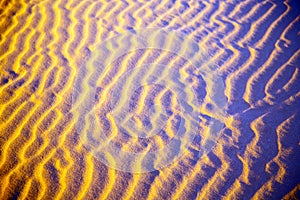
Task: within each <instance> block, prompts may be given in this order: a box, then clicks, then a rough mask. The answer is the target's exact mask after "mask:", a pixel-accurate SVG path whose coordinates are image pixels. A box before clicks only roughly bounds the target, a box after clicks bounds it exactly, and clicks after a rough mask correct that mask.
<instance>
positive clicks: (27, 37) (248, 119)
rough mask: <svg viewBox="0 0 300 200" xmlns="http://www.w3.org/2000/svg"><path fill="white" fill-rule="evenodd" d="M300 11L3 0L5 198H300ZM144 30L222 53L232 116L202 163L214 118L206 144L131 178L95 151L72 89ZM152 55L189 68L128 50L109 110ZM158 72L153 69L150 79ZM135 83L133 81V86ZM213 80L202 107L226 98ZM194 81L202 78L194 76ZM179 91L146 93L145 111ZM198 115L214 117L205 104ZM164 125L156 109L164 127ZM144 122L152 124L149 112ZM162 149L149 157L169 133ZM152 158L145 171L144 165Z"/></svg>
mask: <svg viewBox="0 0 300 200" xmlns="http://www.w3.org/2000/svg"><path fill="white" fill-rule="evenodd" d="M297 4H298V7H299V3H298V2H297V1H293V0H291V1H284V2H281V1H258V0H246V1H220V2H219V1H203V2H202V1H166V0H163V1H157V0H154V1H147V2H139V1H98V0H83V1H80V0H72V1H68V0H55V1H50V0H43V1H38V0H29V1H25V0H3V1H1V2H0V8H1V10H0V34H1V35H0V105H1V106H0V199H251V198H253V199H281V198H283V199H297V197H298V198H299V197H300V173H299V170H300V164H299V163H300V157H299V155H300V140H299V138H300V137H299V136H300V126H299V121H300V112H299V111H300V110H299V108H300V101H299V99H300V72H299V63H300V48H299V47H300V45H299V41H300V34H299V27H300V11H299V8H297ZM143 28H162V29H172V30H177V31H182V32H184V33H185V34H186V36H187V37H189V38H193V39H194V40H195V41H197V42H198V44H199V46H200V47H201V48H203V49H204V50H207V51H209V50H212V51H214V52H213V53H211V54H210V55H211V59H210V62H211V63H213V64H214V66H215V71H216V72H217V73H218V74H219V75H220V77H222V80H223V82H224V85H225V88H224V93H223V95H224V96H225V97H226V106H225V107H224V109H225V110H226V115H222V116H217V118H218V117H219V118H222V120H223V122H224V125H225V126H224V127H223V128H222V130H221V131H220V134H221V137H220V138H218V140H217V141H216V144H215V146H214V148H213V149H211V151H210V152H208V153H207V154H205V155H203V156H202V157H200V158H199V157H197V155H198V153H199V152H201V145H199V144H200V143H201V142H202V143H203V142H205V141H208V140H209V134H208V132H209V130H208V127H207V124H206V121H205V120H207V119H206V118H205V117H203V118H201V117H200V118H201V123H200V125H199V126H200V130H201V134H200V133H199V135H200V136H201V139H199V138H198V140H197V137H196V139H195V141H194V142H193V143H192V144H191V146H190V148H189V149H188V151H187V152H186V154H184V156H182V157H181V158H180V159H179V160H177V161H176V162H174V163H172V164H171V165H168V166H166V167H165V168H162V169H159V170H156V171H152V172H149V173H130V172H123V171H119V170H116V169H113V168H110V167H107V166H106V165H105V164H103V163H102V162H101V161H99V159H97V158H96V157H95V156H94V155H93V154H91V152H90V151H89V149H88V148H86V147H85V145H84V141H82V138H81V137H80V136H79V134H78V132H77V129H76V121H74V113H73V110H72V107H73V104H72V92H73V90H74V82H75V80H76V77H78V76H79V75H80V74H79V67H80V66H82V65H84V64H85V62H86V59H87V58H90V57H92V55H93V52H95V50H97V45H98V44H101V43H102V42H103V41H105V40H107V39H108V38H111V37H114V36H116V35H117V34H122V33H124V32H126V31H128V30H137V29H143ZM152 40H153V43H155V40H156V39H155V37H153V38H152ZM187 48H189V46H188V45H187V46H183V48H182V49H181V50H182V51H184V50H185V49H187ZM111 50H112V53H113V49H111ZM177 53H178V52H177ZM151 59H152V60H154V61H155V62H156V63H163V64H164V65H168V66H170V68H171V67H172V66H179V65H180V64H178V63H180V62H181V61H180V59H178V57H177V58H174V55H172V54H170V52H167V53H166V52H160V51H155V50H151V51H150V50H149V51H144V52H141V51H135V52H131V53H129V54H127V55H125V56H124V57H122V58H121V59H120V62H119V63H117V64H118V66H113V65H112V67H111V68H107V69H106V71H104V72H103V73H102V75H101V76H100V77H99V78H98V79H97V84H98V85H100V86H102V89H103V91H102V92H101V95H100V96H99V98H98V99H99V102H98V104H99V105H100V107H101V105H104V104H107V102H109V101H110V100H111V99H112V98H111V96H110V95H111V90H110V88H113V87H114V86H115V85H116V84H117V82H118V81H119V80H120V78H121V77H122V75H123V74H124V73H126V72H127V71H128V69H129V68H130V65H129V63H131V62H133V63H134V64H135V65H141V64H143V63H147V61H149V60H151ZM117 64H116V65H117ZM181 65H183V66H182V68H180V75H181V76H182V77H189V76H190V74H189V73H188V70H187V69H188V64H186V63H185V64H181ZM87 69H88V70H90V71H88V73H90V74H81V75H80V76H82V77H83V78H82V80H85V79H86V78H87V77H90V76H91V74H93V73H94V72H95V71H94V69H93V67H92V66H89V65H87ZM134 73H136V75H137V74H138V72H134ZM155 73H156V72H155V68H151V67H150V68H149V71H147V73H146V74H144V75H143V76H139V81H141V82H143V81H145V80H146V79H147V77H148V78H149V77H150V76H151V75H153V74H155ZM164 73H165V74H167V73H168V71H165V72H162V75H163V74H164ZM134 77H135V76H133V77H132V78H131V79H130V80H129V81H128V82H127V84H125V85H124V87H125V91H127V90H128V89H129V88H130V87H129V85H128V83H130V82H132V81H133V80H134ZM197 81H198V82H197ZM204 81H206V86H207V87H205V88H204V91H205V94H206V96H205V97H203V102H201V103H202V104H206V103H208V102H211V101H213V100H212V98H213V96H215V95H217V94H215V93H216V88H213V87H210V85H211V84H210V83H209V79H205V80H204ZM210 81H212V82H213V81H215V80H210ZM168 83H169V84H170V85H171V84H172V83H171V82H168ZM193 84H202V83H201V81H200V82H199V80H194V79H193ZM82 87H83V89H82V90H83V93H82V94H84V92H85V91H87V90H88V87H90V85H88V84H86V85H85V82H84V81H83V83H82ZM186 88H187V89H188V88H189V86H188V85H187V86H186V87H185V89H186ZM167 93H168V91H167V90H166V89H165V90H164V89H162V90H160V91H159V92H157V94H156V93H155V88H154V89H153V88H152V87H144V88H143V90H142V92H141V93H140V96H139V98H138V101H137V107H136V108H135V112H136V113H139V114H141V113H143V109H144V105H145V104H146V103H145V102H146V100H147V98H148V97H149V96H151V95H153V94H155V95H154V101H155V102H156V104H160V103H162V102H163V99H164V96H165V95H166V94H167ZM124 94H125V93H124ZM186 94H187V98H189V97H191V96H192V95H193V94H192V93H188V92H187V93H186ZM170 99H171V100H170V102H171V103H170V109H171V110H172V111H174V113H175V114H180V111H178V109H177V107H178V105H177V104H178V102H177V101H176V98H173V97H172V98H170ZM123 101H124V102H122V101H121V102H120V104H125V100H123ZM193 109H199V110H200V111H199V112H201V113H202V114H203V115H207V116H211V115H213V114H214V113H212V111H211V110H210V109H209V107H205V106H203V107H201V108H200V107H199V108H193ZM107 117H108V121H109V123H110V124H111V126H112V127H113V126H114V125H115V126H116V125H118V124H116V123H115V122H114V120H115V119H114V117H112V116H110V115H107ZM158 118H159V115H158V114H156V115H154V116H153V117H152V120H153V121H155V120H156V121H157V120H158ZM134 119H135V122H136V123H137V124H139V125H140V126H142V122H141V120H140V119H139V118H138V117H136V118H134ZM175 120H176V119H175V118H170V119H168V122H167V125H166V126H167V127H166V136H167V137H168V138H173V137H175V134H174V132H175V131H174V127H173V126H172V123H173V122H174V121H175ZM117 129H118V128H112V130H117ZM110 139H111V140H113V139H119V140H120V141H122V138H118V131H115V132H114V131H112V134H111V135H110ZM123 141H124V140H123ZM139 142H140V140H136V139H132V140H129V141H126V142H124V143H123V144H122V148H123V149H124V150H126V151H135V150H137V149H143V147H144V146H143V143H139ZM152 142H153V143H151V145H152V146H151V145H149V146H147V148H144V149H143V150H144V151H145V152H150V151H151V150H152V149H153V148H160V147H163V146H164V145H165V144H166V142H167V141H166V140H164V139H162V138H159V137H157V138H155V139H154V140H153V141H152ZM107 156H108V157H109V155H107ZM108 159H110V160H111V162H114V161H115V160H114V159H115V158H114V157H109V158H108ZM140 162H142V161H141V160H140V161H138V162H137V164H136V166H134V167H136V168H139V167H140V166H139V164H140Z"/></svg>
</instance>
